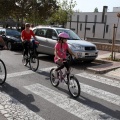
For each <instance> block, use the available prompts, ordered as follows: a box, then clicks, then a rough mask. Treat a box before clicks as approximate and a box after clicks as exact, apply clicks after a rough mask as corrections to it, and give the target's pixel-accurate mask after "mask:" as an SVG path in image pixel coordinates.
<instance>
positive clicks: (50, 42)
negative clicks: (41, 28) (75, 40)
mask: <svg viewBox="0 0 120 120" xmlns="http://www.w3.org/2000/svg"><path fill="white" fill-rule="evenodd" d="M56 42H57V33H56V31H55V30H54V29H50V28H49V29H47V31H46V46H47V53H48V54H51V55H54V46H55V44H56Z"/></svg>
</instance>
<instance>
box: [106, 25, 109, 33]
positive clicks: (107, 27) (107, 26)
mask: <svg viewBox="0 0 120 120" xmlns="http://www.w3.org/2000/svg"><path fill="white" fill-rule="evenodd" d="M108 29H109V25H106V33H108Z"/></svg>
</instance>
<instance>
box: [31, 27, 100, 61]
mask: <svg viewBox="0 0 120 120" xmlns="http://www.w3.org/2000/svg"><path fill="white" fill-rule="evenodd" d="M63 31H64V32H66V33H68V34H69V36H70V38H69V39H68V40H67V43H68V45H69V47H70V49H71V50H72V52H73V53H74V54H76V55H77V56H78V60H81V61H88V62H91V61H94V60H95V59H96V57H97V56H98V50H97V48H96V45H94V44H92V43H90V42H87V41H85V40H82V39H81V38H80V37H79V36H78V35H77V34H76V33H74V32H73V31H72V30H70V29H65V28H58V27H49V26H48V27H46V26H37V27H35V28H33V32H34V33H35V35H36V38H37V40H38V41H39V42H40V45H39V47H38V48H37V51H38V52H39V53H44V54H48V55H54V46H55V44H56V42H57V40H58V35H59V33H61V32H63ZM67 55H68V56H69V57H70V59H71V60H73V56H71V55H70V54H69V53H68V54H67Z"/></svg>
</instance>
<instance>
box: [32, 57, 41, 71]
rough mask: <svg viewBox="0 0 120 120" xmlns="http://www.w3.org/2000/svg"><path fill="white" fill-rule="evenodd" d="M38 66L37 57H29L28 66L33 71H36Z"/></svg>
mask: <svg viewBox="0 0 120 120" xmlns="http://www.w3.org/2000/svg"><path fill="white" fill-rule="evenodd" d="M38 67H39V59H38V57H37V56H31V57H30V68H31V70H33V71H36V70H37V69H38Z"/></svg>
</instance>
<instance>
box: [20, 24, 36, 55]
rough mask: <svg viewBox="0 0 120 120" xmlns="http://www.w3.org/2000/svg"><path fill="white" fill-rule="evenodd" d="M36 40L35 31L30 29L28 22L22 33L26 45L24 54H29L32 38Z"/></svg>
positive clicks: (24, 45)
mask: <svg viewBox="0 0 120 120" xmlns="http://www.w3.org/2000/svg"><path fill="white" fill-rule="evenodd" d="M32 38H33V39H34V40H36V38H35V34H34V32H33V31H32V30H31V29H30V24H29V23H26V24H25V29H24V30H23V31H22V33H21V39H22V42H23V47H24V50H25V51H24V55H28V48H27V46H28V44H29V42H31V39H32Z"/></svg>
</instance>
